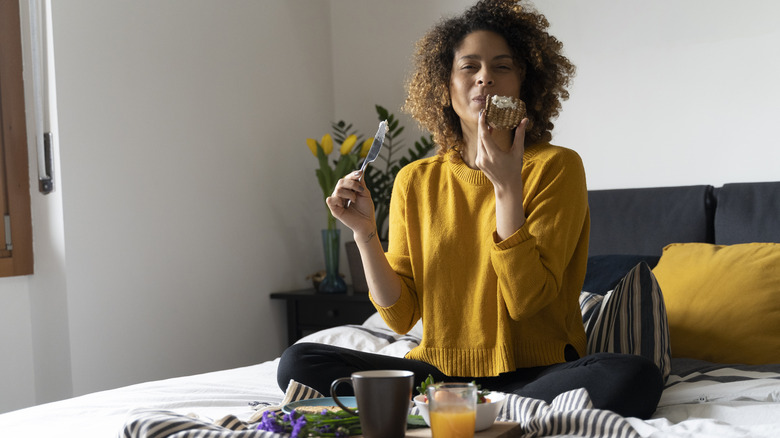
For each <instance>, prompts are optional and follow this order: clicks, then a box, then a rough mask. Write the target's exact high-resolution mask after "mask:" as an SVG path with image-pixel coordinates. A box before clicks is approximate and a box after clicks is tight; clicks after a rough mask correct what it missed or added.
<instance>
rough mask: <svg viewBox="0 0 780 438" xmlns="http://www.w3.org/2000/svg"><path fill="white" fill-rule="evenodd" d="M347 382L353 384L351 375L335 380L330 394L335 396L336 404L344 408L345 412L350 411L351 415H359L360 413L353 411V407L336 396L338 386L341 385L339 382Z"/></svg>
mask: <svg viewBox="0 0 780 438" xmlns="http://www.w3.org/2000/svg"><path fill="white" fill-rule="evenodd" d="M345 382H349V384H350V385H351V384H352V378H351V377H342V378H340V379H336V380H334V381H333V383H331V384H330V396H331V397H333V401H335V402H336V404H337V405H339V407H340V408H341V409H343V410H344V412H346V413H348V414H349V415H353V416H355V417H357V416H358V413H357V412H355V411H353V410H352V409H350V408H348V407H346V406H344V404H343V403H341V400H339V398H338V397H337V396H336V387H337V386H339V384H341V383H345Z"/></svg>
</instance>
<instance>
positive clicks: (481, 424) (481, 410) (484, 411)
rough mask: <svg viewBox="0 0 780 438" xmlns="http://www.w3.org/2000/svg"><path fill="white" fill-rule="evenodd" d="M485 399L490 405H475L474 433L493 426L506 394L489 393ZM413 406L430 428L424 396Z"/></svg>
mask: <svg viewBox="0 0 780 438" xmlns="http://www.w3.org/2000/svg"><path fill="white" fill-rule="evenodd" d="M487 398H488V399H489V400H490V403H477V421H476V423H474V431H475V432H479V431H481V430H485V429H488V428H490V426H492V425H493V422H495V421H496V417H497V416H498V412H499V411H500V410H501V407H502V406H504V401H506V394H504V393H503V392H491V393H490V394H488V395H487ZM414 404H415V405H416V406H417V407H418V408H419V409H420V415H421V416H422V417H423V420H425V424H427V425H428V427H431V419H430V416H429V415H428V402H427V401H425V396H424V395H422V394H420V395H418V396H416V397H415V398H414Z"/></svg>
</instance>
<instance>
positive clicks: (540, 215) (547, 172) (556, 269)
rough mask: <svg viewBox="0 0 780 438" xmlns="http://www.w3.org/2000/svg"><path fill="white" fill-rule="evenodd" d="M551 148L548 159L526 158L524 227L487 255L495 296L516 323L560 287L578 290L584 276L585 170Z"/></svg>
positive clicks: (572, 154) (569, 154) (574, 157)
mask: <svg viewBox="0 0 780 438" xmlns="http://www.w3.org/2000/svg"><path fill="white" fill-rule="evenodd" d="M554 149H555V150H557V152H555V153H553V154H551V155H549V156H548V154H547V153H545V154H544V155H545V156H544V157H542V156H538V155H537V156H534V155H531V156H529V157H527V166H524V168H523V173H524V175H523V183H524V187H523V189H524V201H523V204H524V208H525V213H526V222H525V224H524V225H523V226H522V227H520V229H519V230H518V231H516V232H515V233H514V234H513V235H511V236H509V237H508V238H507V239H505V240H504V241H501V242H498V243H496V244H495V245H494V247H493V250H492V253H491V261H492V264H493V267H494V269H495V271H496V274H497V276H498V285H499V294H500V295H501V297H502V298H503V301H504V302H505V303H506V306H507V310H508V311H509V314H510V316H511V317H512V319H515V320H519V319H522V318H526V317H528V316H531V315H534V314H536V313H537V312H538V311H539V310H540V309H542V308H544V307H546V306H548V305H549V304H550V303H552V302H553V301H554V300H556V299H557V298H558V297H559V295H560V294H561V293H562V289H564V288H566V289H567V292H571V291H572V290H575V289H577V291H578V290H579V289H580V288H581V287H582V280H583V279H584V275H585V274H584V273H585V268H586V263H587V244H588V236H589V226H590V225H589V219H588V197H587V196H588V195H587V186H586V181H585V171H584V168H583V166H582V161H581V159H580V157H579V155H577V153H576V152H574V151H571V150H568V149H563V148H554ZM494 237H495V235H494ZM583 248H584V250H583ZM577 283H579V284H577Z"/></svg>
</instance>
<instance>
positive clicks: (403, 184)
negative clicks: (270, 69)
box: [369, 167, 420, 333]
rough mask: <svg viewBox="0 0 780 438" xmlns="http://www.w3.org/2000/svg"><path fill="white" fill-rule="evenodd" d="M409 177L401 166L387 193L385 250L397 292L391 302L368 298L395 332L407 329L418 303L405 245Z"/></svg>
mask: <svg viewBox="0 0 780 438" xmlns="http://www.w3.org/2000/svg"><path fill="white" fill-rule="evenodd" d="M409 181H410V172H409V169H408V168H407V167H405V168H402V169H401V170H400V171H399V172H398V174H397V175H396V179H395V183H394V184H393V191H392V196H391V197H390V217H389V219H390V220H389V222H390V230H389V233H388V237H389V239H390V241H389V242H388V249H387V252H386V253H385V256H386V257H387V261H388V262H389V263H390V266H391V267H392V268H393V270H394V271H395V272H396V274H397V275H398V276H399V279H400V280H401V296H400V298H399V299H398V301H396V302H395V303H393V304H392V305H390V306H387V307H382V306H379V305H378V304H376V302H374V300H373V298H372V297H371V296H370V294H369V298H370V299H371V302H372V303H374V307H376V309H377V311H378V312H379V314H380V315H381V316H382V319H383V320H384V321H385V323H386V324H387V325H388V327H390V328H391V329H393V331H395V332H396V333H408V332H409V330H411V329H412V327H414V325H415V324H416V323H417V321H418V320H419V319H420V307H419V302H418V299H417V290H416V288H415V284H414V275H413V269H412V262H411V258H410V256H409V246H408V245H409V242H408V229H407V220H406V215H407V194H408V190H407V188H408V186H409Z"/></svg>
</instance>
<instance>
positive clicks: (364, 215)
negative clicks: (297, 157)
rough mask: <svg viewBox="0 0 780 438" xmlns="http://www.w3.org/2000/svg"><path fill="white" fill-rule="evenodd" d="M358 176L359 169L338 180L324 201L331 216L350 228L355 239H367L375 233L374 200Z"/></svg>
mask: <svg viewBox="0 0 780 438" xmlns="http://www.w3.org/2000/svg"><path fill="white" fill-rule="evenodd" d="M360 176H361V174H360V171H356V172H352V173H350V174H349V175H347V176H345V177H344V178H341V179H340V180H338V182H337V183H336V188H335V189H333V194H331V195H330V196H329V197H328V198H327V199H326V200H325V202H326V203H327V205H328V208H329V209H330V212H331V213H332V214H333V217H335V218H336V219H338V220H340V221H341V222H342V223H343V224H344V225H346V226H347V227H348V228H349V229H351V230H352V232H353V233H354V234H355V240H358V239H364V240H367V239H370V236H373V234H375V233H376V219H375V218H374V201H373V200H372V199H371V193H369V191H368V188H366V183H365V181H363V180H361V179H360ZM348 202H349V207H347V203H348Z"/></svg>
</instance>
